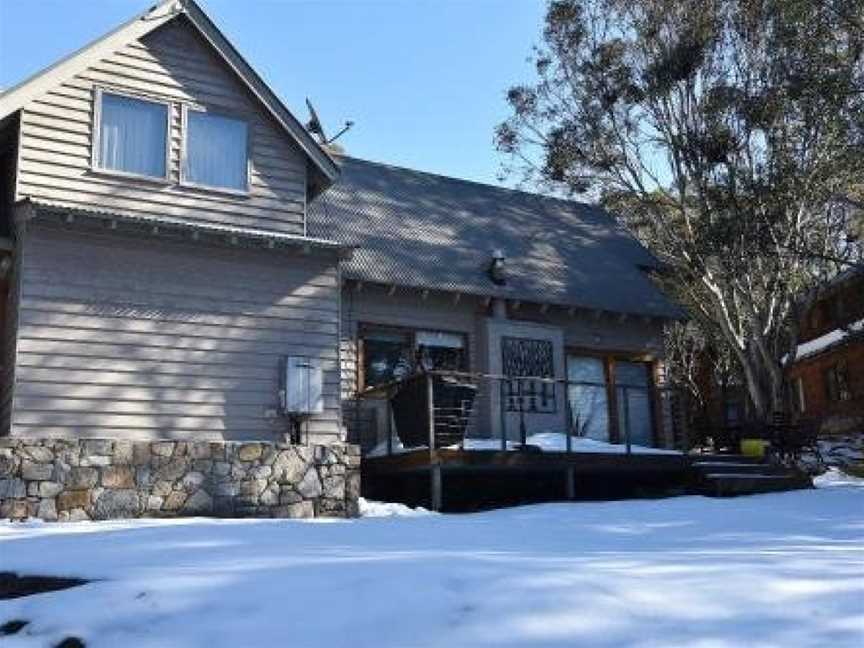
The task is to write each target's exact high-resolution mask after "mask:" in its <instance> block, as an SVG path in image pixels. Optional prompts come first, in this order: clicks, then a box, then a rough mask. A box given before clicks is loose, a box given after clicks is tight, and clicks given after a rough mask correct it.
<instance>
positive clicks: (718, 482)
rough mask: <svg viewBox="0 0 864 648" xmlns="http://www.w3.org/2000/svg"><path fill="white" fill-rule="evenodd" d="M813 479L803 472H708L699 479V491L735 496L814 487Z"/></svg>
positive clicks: (706, 493)
mask: <svg viewBox="0 0 864 648" xmlns="http://www.w3.org/2000/svg"><path fill="white" fill-rule="evenodd" d="M812 487H813V482H812V480H811V479H810V478H809V477H808V476H807V475H804V474H803V473H797V472H793V471H787V472H786V473H785V474H760V473H707V474H705V475H704V476H703V478H702V479H700V480H699V484H698V486H697V492H700V493H702V494H703V495H709V496H713V497H733V496H737V495H754V494H757V493H776V492H780V491H789V490H798V489H802V488H812Z"/></svg>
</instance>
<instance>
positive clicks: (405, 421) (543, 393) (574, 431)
mask: <svg viewBox="0 0 864 648" xmlns="http://www.w3.org/2000/svg"><path fill="white" fill-rule="evenodd" d="M472 388H473V397H472V396H471V389H472ZM574 388H575V389H582V390H588V391H587V392H582V393H583V394H584V393H594V394H596V395H598V396H599V395H601V394H602V397H601V398H600V400H601V401H602V403H600V404H596V405H595V407H594V408H593V409H595V410H597V411H596V412H593V414H599V415H601V417H605V422H606V424H605V427H606V428H607V429H608V430H609V431H610V434H611V433H612V431H613V430H616V429H617V432H618V434H617V437H615V438H614V439H612V440H613V441H616V442H617V444H619V445H623V446H624V448H625V452H626V453H627V454H631V453H632V448H633V446H634V445H636V444H637V443H636V441H637V439H635V438H634V429H633V428H634V421H633V420H631V419H632V416H633V412H631V407H630V406H629V404H630V402H631V401H630V397H631V395H633V394H634V393H636V394H637V395H639V396H640V397H641V398H643V399H644V402H645V403H646V404H647V406H648V412H649V414H648V416H649V417H650V428H651V430H652V437H653V438H652V439H651V443H650V444H651V445H657V443H656V442H657V440H658V439H660V438H661V437H663V440H664V441H665V443H664V445H666V446H667V447H669V446H672V447H676V448H678V449H684V448H681V447H679V446H681V445H683V443H684V442H685V439H686V434H685V432H684V430H683V429H682V426H683V416H681V414H680V413H679V412H678V411H677V410H678V409H680V406H679V402H678V401H679V398H678V395H677V391H676V390H673V389H670V388H667V387H657V386H645V385H628V384H621V383H618V384H616V385H615V386H614V390H615V391H614V392H613V391H612V390H610V389H609V387H608V386H607V385H606V384H605V383H595V382H591V381H573V380H568V379H565V378H549V377H539V376H507V375H503V374H485V373H469V372H457V371H435V370H433V371H427V372H420V373H417V374H414V375H412V376H410V377H408V378H406V379H404V380H401V381H394V382H391V383H387V384H385V385H379V386H376V387H375V388H372V389H369V390H366V391H365V392H363V393H361V394H359V399H360V403H359V405H360V407H362V403H363V401H367V400H374V401H378V409H377V410H376V411H377V412H378V414H379V415H378V416H376V417H373V426H374V427H375V428H376V435H375V443H374V444H371V443H369V442H368V440H367V442H366V443H364V444H363V445H365V448H364V450H366V451H369V450H371V449H372V447H373V446H375V447H376V448H377V450H376V453H378V454H380V453H381V450H382V448H381V446H382V445H383V446H384V449H383V450H384V452H385V453H386V454H388V455H390V454H393V453H394V452H395V451H397V447H396V445H395V444H396V443H401V444H402V446H403V448H404V449H411V448H418V449H419V448H426V449H430V450H437V449H441V448H447V447H452V446H458V447H461V446H462V445H463V444H464V443H465V440H466V439H470V440H471V441H473V442H474V443H478V440H479V439H482V440H483V441H484V442H485V444H484V445H483V447H484V448H486V449H490V450H492V449H500V450H504V451H506V450H510V449H514V446H515V447H526V446H528V445H529V444H528V442H529V440H530V436H531V434H532V433H536V432H541V431H547V430H551V429H552V428H555V427H556V426H558V429H554V431H556V432H562V433H563V436H564V447H563V448H561V449H560V451H563V452H567V453H570V452H573V451H574V440H575V439H579V438H582V437H586V436H589V432H590V429H591V427H592V425H594V424H595V423H596V422H594V423H592V421H591V420H590V416H591V415H592V412H584V411H573V409H572V408H573V406H574V402H573V401H574V400H576V399H575V398H574V396H575V395H577V394H578V393H580V392H574V391H573V390H574ZM460 390H461V391H460ZM590 390H594V391H593V392H592V391H590ZM462 396H464V398H463V397H462ZM400 399H401V400H400ZM382 401H383V403H382ZM622 403H625V404H626V405H625V406H623V407H622ZM382 405H383V410H384V411H383V412H382V411H381V409H382V407H381V406H382ZM394 405H395V409H394ZM561 408H563V410H564V411H563V429H561V427H560V421H561V414H562V412H561ZM603 410H605V411H603ZM358 411H359V410H358ZM493 417H495V418H497V423H493V421H492V418H493ZM538 417H542V418H539V420H540V421H541V422H540V423H536V421H538ZM382 418H383V421H381V419H382ZM556 419H557V420H558V423H557V424H556V422H555V421H556ZM358 420H359V419H358ZM379 422H380V423H383V432H384V435H385V436H384V440H383V442H382V441H381V439H380V432H381V431H382V430H381V429H380V428H381V427H382V426H381V425H380V424H379ZM481 424H485V426H486V427H487V429H480V425H481ZM643 424H644V421H643ZM514 426H515V430H514ZM599 427H600V428H602V427H604V426H603V425H602V424H600V425H599ZM491 428H494V432H495V433H494V434H492V429H491ZM397 432H398V438H397ZM360 436H361V439H362V435H360ZM643 443H644V442H643Z"/></svg>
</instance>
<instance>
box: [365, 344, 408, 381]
mask: <svg viewBox="0 0 864 648" xmlns="http://www.w3.org/2000/svg"><path fill="white" fill-rule="evenodd" d="M412 356H413V350H412V349H411V344H410V340H409V338H408V336H406V335H403V334H400V333H392V332H388V331H368V332H366V333H365V334H364V335H363V375H364V382H365V386H366V387H373V386H375V385H381V384H384V383H386V382H390V381H392V380H399V379H401V378H405V377H406V376H409V375H410V374H411V373H412V372H413V370H414V363H413V358H412Z"/></svg>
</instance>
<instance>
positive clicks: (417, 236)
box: [308, 157, 683, 318]
mask: <svg viewBox="0 0 864 648" xmlns="http://www.w3.org/2000/svg"><path fill="white" fill-rule="evenodd" d="M339 164H340V166H341V168H342V173H341V175H340V178H339V180H338V181H337V182H336V183H335V184H334V185H333V186H332V187H331V188H330V189H328V190H327V191H326V192H325V193H324V194H322V195H321V196H319V197H318V198H316V199H315V201H313V202H312V203H310V204H309V206H308V227H309V234H310V236H318V237H322V238H329V239H334V240H337V241H339V242H341V243H345V244H349V245H355V246H357V249H356V251H355V253H354V256H353V258H352V260H350V261H347V262H345V263H343V266H342V267H343V275H344V276H345V277H346V278H349V279H356V280H360V281H368V282H374V283H384V284H395V285H400V286H410V287H417V288H428V289H434V290H447V291H455V292H462V293H466V294H476V295H483V296H493V297H503V298H509V299H515V300H520V301H525V302H540V303H549V304H559V305H562V306H568V307H569V306H574V307H581V308H587V309H597V310H605V311H612V312H618V313H632V314H638V315H648V316H654V317H667V318H680V317H683V311H682V310H681V309H680V308H679V307H678V306H676V305H675V304H673V303H672V302H671V301H670V300H669V299H667V298H666V297H665V296H664V295H663V293H661V292H660V290H659V289H658V288H657V287H656V286H655V285H654V283H653V282H652V281H651V279H650V278H649V277H648V276H647V275H646V273H645V272H644V270H643V269H652V268H654V269H659V267H660V264H659V262H658V261H657V259H656V258H655V257H654V256H653V255H651V254H650V253H649V252H648V251H647V250H646V249H645V248H644V247H643V246H642V245H641V244H640V243H639V242H638V241H636V239H634V238H633V237H632V236H631V235H630V234H628V233H627V232H626V231H625V230H624V229H623V228H622V227H621V226H620V225H618V224H617V223H616V222H615V220H613V218H612V217H611V216H610V215H609V214H608V213H606V212H605V211H604V210H602V209H600V208H599V207H595V206H592V205H588V204H584V203H578V202H573V201H568V200H560V199H556V198H549V197H545V196H540V195H537V194H532V193H526V192H523V191H514V190H511V189H504V188H500V187H494V186H491V185H484V184H479V183H475V182H468V181H465V180H460V179H457V178H448V177H444V176H440V175H433V174H430V173H423V172H421V171H413V170H411V169H404V168H399V167H394V166H389V165H385V164H379V163H375V162H369V161H366V160H360V159H357V158H351V157H342V158H339ZM495 249H501V250H502V251H503V252H504V254H505V257H506V261H505V265H506V272H507V283H506V284H505V285H503V286H499V285H496V284H495V283H493V282H492V281H491V279H490V278H489V276H488V274H487V272H486V271H487V268H488V267H489V264H490V261H491V258H492V252H493V250H495Z"/></svg>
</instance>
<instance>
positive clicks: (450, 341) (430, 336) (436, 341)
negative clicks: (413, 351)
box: [417, 331, 465, 349]
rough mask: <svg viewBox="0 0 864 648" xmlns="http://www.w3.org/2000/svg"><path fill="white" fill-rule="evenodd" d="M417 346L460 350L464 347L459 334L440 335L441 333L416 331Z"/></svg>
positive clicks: (462, 338)
mask: <svg viewBox="0 0 864 648" xmlns="http://www.w3.org/2000/svg"><path fill="white" fill-rule="evenodd" d="M417 346H434V347H446V348H449V349H461V348H462V347H464V346H465V338H464V337H463V336H462V335H460V334H459V333H442V332H441V331H417Z"/></svg>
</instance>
